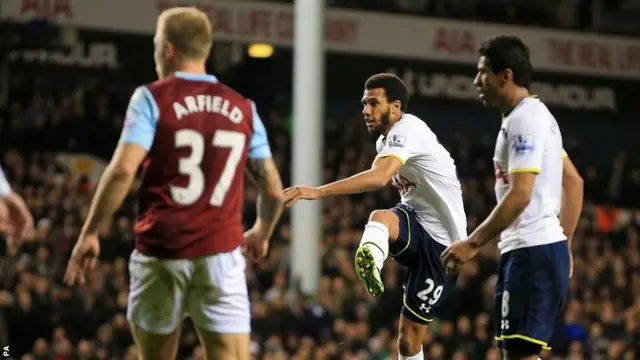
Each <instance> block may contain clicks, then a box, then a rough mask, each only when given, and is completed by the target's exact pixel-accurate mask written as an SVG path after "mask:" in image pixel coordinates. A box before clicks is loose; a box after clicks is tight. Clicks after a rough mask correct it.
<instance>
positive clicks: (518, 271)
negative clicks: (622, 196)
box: [496, 241, 569, 360]
mask: <svg viewBox="0 0 640 360" xmlns="http://www.w3.org/2000/svg"><path fill="white" fill-rule="evenodd" d="M500 268H501V269H500V271H501V277H502V278H503V279H502V280H503V281H502V289H501V293H498V292H497V293H496V305H497V307H496V312H497V315H498V317H497V318H498V319H500V321H498V322H497V325H498V340H499V345H500V347H501V348H502V352H503V358H504V359H506V360H520V359H524V360H537V359H539V357H540V352H541V351H542V349H548V342H549V341H550V340H551V337H552V336H553V331H554V329H555V327H556V324H557V321H558V319H559V318H560V316H561V313H562V306H563V303H564V300H565V298H566V295H567V291H568V288H569V250H568V248H567V244H566V242H564V241H563V242H557V243H553V244H548V245H540V246H535V247H530V248H524V249H517V250H513V251H510V252H508V253H507V254H504V255H503V257H502V259H501V267H500Z"/></svg>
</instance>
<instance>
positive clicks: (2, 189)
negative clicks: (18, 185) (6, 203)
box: [0, 169, 12, 199]
mask: <svg viewBox="0 0 640 360" xmlns="http://www.w3.org/2000/svg"><path fill="white" fill-rule="evenodd" d="M11 193H12V190H11V185H10V184H9V181H8V180H7V177H6V176H5V175H4V171H2V169H0V199H6V198H7V197H8V196H9V195H11Z"/></svg>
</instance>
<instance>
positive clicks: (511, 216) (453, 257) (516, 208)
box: [441, 172, 537, 267]
mask: <svg viewBox="0 0 640 360" xmlns="http://www.w3.org/2000/svg"><path fill="white" fill-rule="evenodd" d="M536 175H537V174H536V173H533V172H522V173H520V172H518V173H513V174H510V175H509V184H510V186H509V190H508V191H507V193H506V195H505V197H504V198H503V199H502V201H500V203H498V205H497V206H496V207H495V208H494V209H493V211H492V212H491V214H490V215H489V217H487V219H486V220H485V221H483V222H482V224H480V225H479V226H478V227H477V228H476V230H475V231H474V232H473V233H471V235H469V237H468V238H467V240H465V241H457V242H455V243H453V245H451V246H450V247H449V248H447V250H445V251H444V252H443V253H442V256H441V259H442V262H443V263H444V264H445V266H447V267H449V266H452V265H451V264H452V262H453V263H465V262H467V261H469V260H471V259H472V258H474V257H475V256H476V255H477V253H478V250H479V249H480V248H481V247H482V246H484V245H486V244H487V243H488V242H489V241H491V240H493V239H496V238H497V237H498V236H499V235H500V233H501V232H502V231H504V230H505V229H506V228H507V227H509V225H511V224H512V223H513V222H514V221H515V220H516V219H517V218H518V216H520V214H522V212H523V211H524V209H525V208H526V207H527V205H528V204H529V202H530V201H531V193H532V191H533V184H534V182H535V179H536Z"/></svg>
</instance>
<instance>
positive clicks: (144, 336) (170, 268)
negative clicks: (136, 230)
mask: <svg viewBox="0 0 640 360" xmlns="http://www.w3.org/2000/svg"><path fill="white" fill-rule="evenodd" d="M129 272H130V274H131V284H130V292H129V300H128V306H127V319H128V320H129V322H130V323H131V332H132V335H133V338H134V341H135V343H136V346H137V348H138V354H139V358H140V360H165V359H166V360H174V359H175V358H176V353H177V351H178V340H179V338H180V336H179V335H180V323H181V322H182V318H183V305H184V297H185V292H186V288H187V283H188V279H189V276H190V267H189V264H188V261H186V260H170V261H164V260H159V259H156V258H153V257H148V256H145V255H143V254H140V253H139V252H137V251H134V252H133V254H131V258H130V260H129Z"/></svg>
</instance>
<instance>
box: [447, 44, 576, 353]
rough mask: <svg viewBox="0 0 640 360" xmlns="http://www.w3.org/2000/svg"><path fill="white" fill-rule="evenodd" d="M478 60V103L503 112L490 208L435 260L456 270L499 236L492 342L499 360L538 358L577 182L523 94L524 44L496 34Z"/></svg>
mask: <svg viewBox="0 0 640 360" xmlns="http://www.w3.org/2000/svg"><path fill="white" fill-rule="evenodd" d="M479 55H480V58H479V61H478V74H477V76H476V78H475V81H474V83H475V85H476V87H477V88H478V91H479V93H480V98H481V100H482V101H483V103H484V104H485V105H486V106H493V107H497V108H498V109H500V110H501V111H502V113H503V121H502V125H501V127H500V131H499V133H498V139H497V142H496V148H495V153H494V157H493V160H494V165H495V174H496V184H495V192H496V198H497V201H498V205H497V206H496V208H495V209H494V210H493V212H492V213H491V215H489V217H488V218H487V219H486V220H485V221H484V222H483V223H482V224H481V225H479V226H478V228H477V229H476V230H475V231H474V232H473V233H472V234H471V235H470V236H469V237H468V238H467V239H466V240H464V241H457V242H455V243H454V244H453V245H451V246H450V247H449V248H448V249H447V250H446V251H445V252H444V254H443V256H442V260H443V263H444V264H447V267H448V266H449V265H450V264H451V265H452V266H454V265H455V266H457V265H459V264H460V263H464V262H466V261H468V260H470V259H471V258H473V257H474V256H476V254H477V253H478V250H479V248H480V247H482V246H483V245H484V244H486V243H488V242H489V241H491V240H493V239H494V238H496V237H499V241H498V247H499V249H500V253H501V259H500V273H499V279H498V283H497V285H496V303H495V312H496V327H497V329H496V332H497V334H496V339H497V340H498V344H499V345H500V347H501V348H502V351H503V359H506V360H519V359H539V356H540V352H541V350H542V349H546V348H548V346H549V344H548V343H549V341H550V340H551V338H552V336H553V331H554V329H555V326H556V323H557V321H558V319H559V317H560V316H561V314H562V307H563V303H564V300H565V298H566V296H567V291H568V289H569V278H570V276H571V267H572V265H571V253H570V248H569V242H570V241H571V238H572V236H573V232H574V231H575V228H576V226H577V222H578V218H579V216H580V211H581V208H582V179H581V178H580V175H579V174H578V173H577V171H576V169H575V167H574V166H573V164H572V163H571V161H570V160H569V158H568V157H567V156H565V155H566V154H565V153H564V150H563V147H562V135H561V133H560V129H559V127H558V123H557V122H556V119H555V118H554V117H553V115H552V114H551V113H550V112H549V110H548V109H547V107H546V106H545V105H544V104H543V103H542V102H541V101H540V100H539V99H537V98H535V97H532V96H530V95H529V92H528V90H527V88H528V86H529V83H530V81H531V64H530V61H529V50H528V48H527V47H526V45H525V44H524V43H523V42H522V41H521V40H520V39H518V38H516V37H512V36H498V37H494V38H490V39H488V40H487V41H485V42H484V43H483V44H482V45H481V47H480V49H479Z"/></svg>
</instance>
